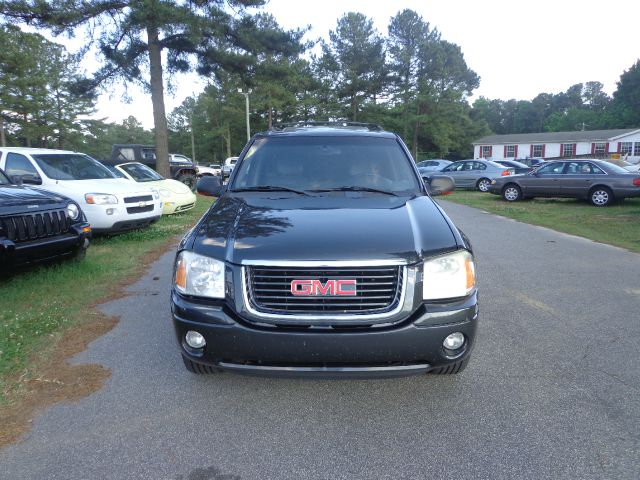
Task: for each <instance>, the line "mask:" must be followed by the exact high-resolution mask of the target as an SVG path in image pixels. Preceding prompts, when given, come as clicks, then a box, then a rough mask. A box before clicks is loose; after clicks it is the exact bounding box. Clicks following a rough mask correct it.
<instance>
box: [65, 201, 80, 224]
mask: <svg viewBox="0 0 640 480" xmlns="http://www.w3.org/2000/svg"><path fill="white" fill-rule="evenodd" d="M67 215H68V216H69V218H70V219H71V220H77V219H78V217H79V216H80V209H79V208H78V206H77V205H76V204H75V203H70V204H69V205H67Z"/></svg>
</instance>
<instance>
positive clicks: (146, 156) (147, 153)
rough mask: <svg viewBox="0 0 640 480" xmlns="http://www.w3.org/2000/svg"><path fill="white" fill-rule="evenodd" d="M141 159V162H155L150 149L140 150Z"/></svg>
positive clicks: (153, 152) (153, 153) (152, 151)
mask: <svg viewBox="0 0 640 480" xmlns="http://www.w3.org/2000/svg"><path fill="white" fill-rule="evenodd" d="M142 158H143V160H155V159H156V152H155V151H154V150H152V149H151V148H143V149H142Z"/></svg>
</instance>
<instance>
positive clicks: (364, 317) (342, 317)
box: [241, 263, 409, 323]
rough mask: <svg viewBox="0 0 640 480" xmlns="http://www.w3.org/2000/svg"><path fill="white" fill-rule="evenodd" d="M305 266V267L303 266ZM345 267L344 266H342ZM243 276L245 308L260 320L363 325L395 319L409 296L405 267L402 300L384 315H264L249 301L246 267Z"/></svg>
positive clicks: (403, 268) (404, 269)
mask: <svg viewBox="0 0 640 480" xmlns="http://www.w3.org/2000/svg"><path fill="white" fill-rule="evenodd" d="M260 265H261V266H264V264H263V263H262V264H260ZM297 266H301V265H299V264H297ZM302 266H305V265H302ZM342 266H344V265H342ZM359 266H360V265H359ZM241 274H242V300H243V302H244V307H245V308H246V309H247V311H248V312H249V313H250V314H251V315H253V316H254V317H256V318H258V319H270V320H289V321H290V320H291V319H301V320H303V322H299V323H304V320H324V321H327V320H331V321H333V320H336V321H341V320H351V321H353V320H358V321H362V322H363V323H365V322H366V321H368V320H381V319H387V318H390V317H393V316H394V315H397V314H398V313H400V311H401V310H402V309H403V307H404V301H405V297H406V294H407V284H408V280H409V279H408V272H407V267H406V266H403V267H402V291H401V292H400V299H399V300H398V305H397V306H396V307H395V308H394V309H393V310H390V311H388V312H384V313H372V314H366V313H364V314H361V315H358V314H353V313H348V314H345V313H342V314H336V313H327V314H324V315H318V314H307V313H291V314H277V313H264V312H261V311H259V310H256V309H255V308H254V307H253V305H251V302H250V301H249V287H248V285H247V271H246V267H242V269H241Z"/></svg>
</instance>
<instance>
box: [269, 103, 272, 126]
mask: <svg viewBox="0 0 640 480" xmlns="http://www.w3.org/2000/svg"><path fill="white" fill-rule="evenodd" d="M271 127H273V109H272V108H271V107H269V130H271Z"/></svg>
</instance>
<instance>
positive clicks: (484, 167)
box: [473, 162, 487, 170]
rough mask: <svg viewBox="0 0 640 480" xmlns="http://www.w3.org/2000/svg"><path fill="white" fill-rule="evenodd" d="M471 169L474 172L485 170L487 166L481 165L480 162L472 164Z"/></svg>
mask: <svg viewBox="0 0 640 480" xmlns="http://www.w3.org/2000/svg"><path fill="white" fill-rule="evenodd" d="M473 169H474V170H486V169H487V166H486V165H485V164H484V163H481V162H473Z"/></svg>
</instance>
